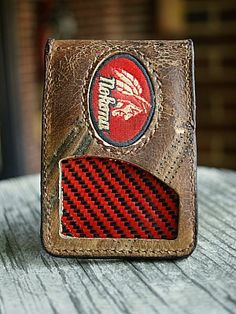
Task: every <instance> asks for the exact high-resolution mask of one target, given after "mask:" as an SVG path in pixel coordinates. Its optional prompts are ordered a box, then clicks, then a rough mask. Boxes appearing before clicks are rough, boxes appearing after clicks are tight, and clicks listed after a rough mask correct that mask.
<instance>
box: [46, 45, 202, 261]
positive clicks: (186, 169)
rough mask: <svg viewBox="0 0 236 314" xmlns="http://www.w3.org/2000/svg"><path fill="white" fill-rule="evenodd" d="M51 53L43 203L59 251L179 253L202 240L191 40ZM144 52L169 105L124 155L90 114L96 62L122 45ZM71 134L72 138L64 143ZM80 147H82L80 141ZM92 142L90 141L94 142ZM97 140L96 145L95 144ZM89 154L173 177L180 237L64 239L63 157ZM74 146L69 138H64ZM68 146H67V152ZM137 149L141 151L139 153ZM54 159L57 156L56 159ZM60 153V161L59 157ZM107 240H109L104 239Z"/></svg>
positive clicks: (50, 242) (49, 239)
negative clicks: (97, 130) (99, 134)
mask: <svg viewBox="0 0 236 314" xmlns="http://www.w3.org/2000/svg"><path fill="white" fill-rule="evenodd" d="M49 50H50V52H49V53H47V54H46V58H47V77H46V85H45V94H44V112H43V119H44V120H43V152H42V153H43V157H42V208H43V216H42V217H43V219H42V229H43V239H44V244H45V246H46V248H47V249H48V250H49V251H50V252H52V253H54V254H57V255H60V254H62V255H95V256H103V255H109V256H114V255H133V256H163V255H164V256H178V255H186V254H188V253H190V252H191V250H192V248H193V247H194V245H195V238H196V235H195V194H196V190H195V175H196V174H195V168H196V149H195V133H194V132H195V119H194V114H195V108H194V99H193V91H192V89H191V85H192V72H191V68H192V57H191V51H192V47H191V43H190V42H189V41H173V42H171V41H168V42H165V41H142V42H140V41H126V42H117V41H55V42H54V41H52V42H51V43H50V44H49ZM122 50H123V51H130V52H132V53H136V54H137V55H138V56H139V58H141V59H142V61H143V62H144V63H145V65H146V67H147V69H148V71H149V72H152V74H153V73H154V72H156V73H158V75H159V79H160V82H161V90H162V95H161V93H160V86H159V85H158V86H157V83H156V82H155V87H156V97H157V99H158V100H159V101H160V102H161V101H162V98H163V101H162V104H161V106H159V107H158V110H159V111H158V112H157V113H156V115H155V116H156V119H154V122H153V123H152V124H151V126H150V130H149V132H147V134H145V136H144V137H143V138H142V140H141V141H140V142H139V143H137V145H132V146H131V147H129V148H128V149H127V150H126V151H128V150H129V152H128V153H125V154H121V152H120V150H117V149H116V150H114V149H110V148H109V147H107V146H106V145H105V144H104V143H103V142H102V141H101V140H98V139H97V138H96V137H95V136H94V132H93V129H92V128H91V125H90V124H89V121H88V118H87V115H86V92H87V86H88V83H89V82H88V81H89V77H90V75H91V73H92V71H93V69H94V65H95V64H96V63H97V62H98V61H99V60H102V58H103V57H104V56H107V55H108V54H109V53H112V52H115V51H122ZM68 134H69V135H70V134H72V136H71V137H70V141H69V143H70V145H69V148H68V147H64V148H63V149H64V150H62V153H61V154H59V153H58V148H60V147H61V146H62V143H63V141H65V138H67V137H68ZM79 143H82V145H80V147H79V149H80V150H76V148H77V147H78V144H79ZM86 143H87V144H86ZM88 143H89V145H88ZM86 145H87V146H88V147H87V149H88V150H87V151H86V154H90V155H97V156H106V157H107V156H108V157H114V158H120V159H123V160H127V161H130V162H133V163H135V164H137V165H139V166H141V167H143V168H144V169H146V170H148V171H150V172H151V173H153V174H154V175H156V176H158V177H159V178H160V179H161V180H163V181H164V182H166V183H169V184H171V186H172V187H173V188H174V189H175V190H176V191H177V192H178V193H179V195H180V200H181V209H180V225H179V234H180V235H181V236H178V238H177V239H176V240H174V241H173V240H172V241H167V240H164V241H162V240H158V241H157V240H148V241H145V240H140V239H135V240H133V239H119V240H117V239H102V240H101V239H93V240H92V241H91V239H73V240H68V239H63V238H62V237H60V236H59V231H58V230H59V210H58V208H59V202H58V192H59V191H58V180H59V169H58V164H59V160H60V159H62V158H66V157H68V156H70V155H83V153H84V151H83V150H84V149H85V148H86ZM64 146H66V145H64ZM60 152H61V151H60ZM134 152H135V153H134ZM53 158H54V159H53ZM52 160H54V161H53V162H52ZM101 241H102V242H101Z"/></svg>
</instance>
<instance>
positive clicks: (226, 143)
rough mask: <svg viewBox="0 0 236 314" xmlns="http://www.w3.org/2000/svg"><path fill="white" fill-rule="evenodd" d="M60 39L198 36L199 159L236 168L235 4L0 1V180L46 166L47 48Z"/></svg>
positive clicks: (208, 0)
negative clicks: (43, 141) (43, 126)
mask: <svg viewBox="0 0 236 314" xmlns="http://www.w3.org/2000/svg"><path fill="white" fill-rule="evenodd" d="M48 37H51V38H56V39H62V38H63V39H67V38H73V39H80V38H81V39H82V38H83V39H84V38H85V39H183V38H192V39H193V41H194V44H195V50H196V53H195V56H196V95H197V124H198V132H197V137H198V162H199V164H200V165H206V166H215V167H224V168H233V169H236V122H235V120H236V1H232V0H225V1H220V0H159V1H158V0H157V1H154V0H97V1H96V0H94V1H92V0H90V1H88V0H68V1H65V0H64V1H55V0H41V1H40V0H38V1H36V0H35V1H32V0H31V1H30V0H19V1H13V0H6V1H4V0H3V1H0V82H1V83H0V178H1V179H2V178H7V177H11V176H17V175H24V174H29V173H34V172H38V171H39V169H40V139H41V137H40V131H41V99H42V87H43V50H44V45H45V42H46V40H47V38H48Z"/></svg>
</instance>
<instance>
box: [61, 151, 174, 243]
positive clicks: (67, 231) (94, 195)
mask: <svg viewBox="0 0 236 314" xmlns="http://www.w3.org/2000/svg"><path fill="white" fill-rule="evenodd" d="M60 169H61V180H60V202H61V228H60V229H61V234H62V235H63V236H68V237H76V238H142V239H169V240H172V239H176V237H177V234H178V215H179V197H178V194H177V193H176V192H175V191H174V190H173V189H172V188H171V187H169V186H168V185H167V184H165V183H164V182H162V181H161V180H159V179H158V178H156V177H154V176H153V175H152V174H150V173H149V172H147V171H145V170H143V169H141V168H139V167H137V166H135V165H133V164H131V163H128V162H124V161H120V160H115V159H108V158H98V157H75V158H68V159H63V160H62V161H61V162H60Z"/></svg>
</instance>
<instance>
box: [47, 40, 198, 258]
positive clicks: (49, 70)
mask: <svg viewBox="0 0 236 314" xmlns="http://www.w3.org/2000/svg"><path fill="white" fill-rule="evenodd" d="M182 46H185V48H186V52H187V53H186V66H185V77H186V80H187V81H186V82H187V87H186V88H187V89H188V90H187V93H188V94H189V95H190V91H189V89H190V86H189V82H188V80H189V76H190V73H191V75H192V68H190V67H189V65H190V57H189V56H190V46H191V43H190V42H189V41H188V42H187V43H183V44H182ZM114 47H117V46H114ZM70 48H75V47H67V49H68V50H69V49H70ZM52 52H53V42H52V43H51V47H50V51H49V53H48V56H47V76H46V83H45V98H44V120H43V128H44V140H43V143H44V144H43V176H44V179H43V191H44V195H45V199H46V204H48V206H47V208H46V217H47V220H48V224H47V228H46V230H47V231H46V232H47V234H46V238H47V241H48V242H47V244H48V247H49V248H52V249H53V252H55V253H63V252H65V253H66V252H67V253H70V252H75V253H76V252H83V253H84V254H86V252H91V253H92V252H94V253H95V252H111V253H112V252H113V253H132V252H137V253H141V252H143V253H146V255H147V254H151V253H153V254H156V253H167V254H168V255H171V253H181V252H188V251H189V250H190V249H191V248H193V247H194V240H195V236H196V234H195V230H194V232H193V237H192V241H191V243H190V244H189V246H188V247H187V248H185V249H181V250H159V249H155V250H153V249H148V248H147V249H145V250H143V249H135V248H132V249H129V250H127V249H126V250H125V249H122V250H117V249H111V248H109V249H99V250H96V249H86V250H85V249H57V248H56V247H55V246H54V247H53V244H52V234H51V215H50V213H51V206H50V202H48V198H49V195H48V193H47V167H48V165H47V161H48V160H47V157H48V156H47V143H48V129H49V124H48V120H49V119H48V117H50V116H51V110H50V109H51V108H49V106H48V102H49V95H50V88H51V81H52V76H51V70H52V67H51V59H52ZM191 81H192V77H191ZM190 103H192V99H191V98H190V97H188V106H189V107H190V108H189V110H188V112H191V111H192V110H191V104H190ZM190 110H191V111H190ZM189 114H190V113H189ZM190 179H191V186H192V185H193V169H192V171H191V175H190ZM191 190H192V189H191ZM48 209H50V210H48ZM111 240H113V241H114V242H115V240H114V239H111ZM125 240H126V242H131V241H132V242H133V243H134V242H137V240H136V239H125Z"/></svg>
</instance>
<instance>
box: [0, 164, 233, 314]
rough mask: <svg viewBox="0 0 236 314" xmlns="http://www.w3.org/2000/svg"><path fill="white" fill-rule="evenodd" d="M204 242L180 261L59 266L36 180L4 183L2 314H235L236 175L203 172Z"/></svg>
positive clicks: (0, 212)
mask: <svg viewBox="0 0 236 314" xmlns="http://www.w3.org/2000/svg"><path fill="white" fill-rule="evenodd" d="M198 187H199V188H198V189H199V198H198V200H199V241H198V246H197V248H196V250H195V252H194V253H193V254H192V256H190V257H189V258H187V259H183V260H178V261H141V260H139V261H137V260H136V261H128V260H117V259H113V260H106V259H103V260H92V259H87V260H85V259H84V260H83V259H76V258H71V259H66V258H55V257H52V256H50V255H48V254H47V253H46V252H45V251H44V250H43V249H42V247H41V243H40V236H39V232H40V197H39V177H38V176H29V177H24V178H18V179H12V180H8V181H2V182H0V313H4V314H5V313H7V314H9V313H16V312H17V313H19V314H20V313H30V314H31V313H91V314H92V313H161V314H162V313H193V314H194V313H196V314H197V313H208V314H211V313H212V314H217V313H220V314H221V313H236V205H235V204H236V172H233V171H227V170H217V169H207V168H200V170H199V175H198Z"/></svg>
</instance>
